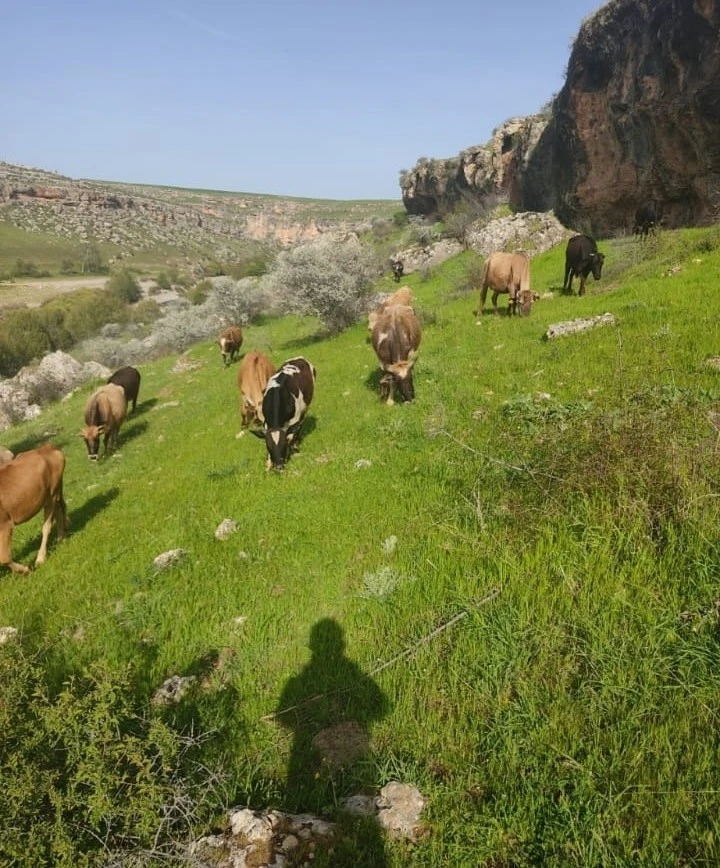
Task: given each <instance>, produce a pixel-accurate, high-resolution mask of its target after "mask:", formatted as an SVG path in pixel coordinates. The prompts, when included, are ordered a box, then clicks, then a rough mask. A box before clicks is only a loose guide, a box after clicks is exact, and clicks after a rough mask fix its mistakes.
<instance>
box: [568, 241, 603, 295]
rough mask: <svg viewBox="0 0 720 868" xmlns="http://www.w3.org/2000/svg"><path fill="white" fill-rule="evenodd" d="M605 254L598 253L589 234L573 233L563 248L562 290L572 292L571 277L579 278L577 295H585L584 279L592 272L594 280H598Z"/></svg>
mask: <svg viewBox="0 0 720 868" xmlns="http://www.w3.org/2000/svg"><path fill="white" fill-rule="evenodd" d="M604 262H605V256H604V254H602V253H598V249H597V244H596V243H595V239H594V238H591V237H590V236H589V235H573V237H572V238H571V239H570V240H569V241H568V243H567V247H566V249H565V279H564V280H563V292H565V291H568V292H570V293H572V282H573V277H575V276H578V277H579V278H580V291H579V292H578V295H585V281H586V280H587V277H588V275H589V274H590V273H591V272H592V276H593V277H594V278H595V280H600V276H601V274H602V267H603V263H604Z"/></svg>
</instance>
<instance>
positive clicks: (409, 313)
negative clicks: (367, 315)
mask: <svg viewBox="0 0 720 868" xmlns="http://www.w3.org/2000/svg"><path fill="white" fill-rule="evenodd" d="M421 337H422V329H421V327H420V320H419V319H418V318H417V316H416V314H415V311H414V310H413V309H412V308H411V307H408V306H407V305H401V304H396V305H391V306H390V307H387V308H385V310H384V311H382V312H381V313H380V314H379V316H378V318H377V320H376V321H375V325H374V326H373V331H372V345H373V349H374V350H375V353H376V355H377V357H378V359H379V360H380V363H381V365H382V366H383V367H384V368H385V367H387V366H388V365H394V364H397V363H398V362H407V361H408V360H409V359H410V357H411V355H412V354H413V353H415V352H416V351H417V349H418V347H419V346H420V339H421Z"/></svg>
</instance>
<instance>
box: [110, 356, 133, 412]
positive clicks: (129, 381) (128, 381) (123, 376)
mask: <svg viewBox="0 0 720 868" xmlns="http://www.w3.org/2000/svg"><path fill="white" fill-rule="evenodd" d="M108 383H113V384H114V385H116V386H121V387H122V389H123V391H124V392H125V398H126V400H127V402H128V403H129V402H130V401H132V402H133V406H134V405H135V402H136V401H137V397H138V392H139V391H140V371H138V370H137V368H132V367H130V366H128V367H125V368H120V369H119V370H117V371H115V373H114V374H113V375H112V376H111V377H109V378H108Z"/></svg>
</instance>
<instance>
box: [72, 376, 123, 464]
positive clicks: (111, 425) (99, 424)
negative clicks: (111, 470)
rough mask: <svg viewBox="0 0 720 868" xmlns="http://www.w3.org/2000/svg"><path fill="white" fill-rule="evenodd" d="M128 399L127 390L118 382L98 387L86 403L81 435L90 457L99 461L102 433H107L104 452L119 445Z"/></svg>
mask: <svg viewBox="0 0 720 868" xmlns="http://www.w3.org/2000/svg"><path fill="white" fill-rule="evenodd" d="M126 413H127V399H126V398H125V390H124V389H123V387H122V386H118V385H117V384H116V383H108V384H107V385H106V386H101V387H100V388H99V389H96V390H95V391H94V392H93V393H92V395H90V397H89V398H88V400H87V403H86V404H85V427H84V428H83V430H82V431H81V432H80V436H81V437H82V438H83V440H84V441H85V444H86V445H87V450H88V458H90V460H91V461H97V458H98V449H99V448H100V435H101V434H104V435H105V440H104V444H103V445H104V454H105V455H106V456H107V454H108V449H115V448H116V447H117V441H118V432H119V431H120V426H121V425H122V423H123V422H124V421H125V415H126Z"/></svg>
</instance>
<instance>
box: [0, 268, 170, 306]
mask: <svg viewBox="0 0 720 868" xmlns="http://www.w3.org/2000/svg"><path fill="white" fill-rule="evenodd" d="M107 281H108V278H107V276H100V277H58V278H53V277H48V278H43V279H40V280H23V279H18V280H15V281H13V283H0V309H1V308H4V307H40V305H41V304H42V303H43V302H46V301H48V299H51V298H55V296H57V295H63V294H64V293H66V292H75V290H77V289H102V288H103V287H104V286H105V284H106V283H107ZM153 284H154V281H152V280H141V281H140V287H141V289H142V291H143V295H147V292H148V289H149V288H150V287H151V286H152V285H153Z"/></svg>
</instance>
